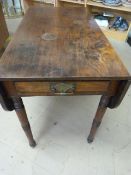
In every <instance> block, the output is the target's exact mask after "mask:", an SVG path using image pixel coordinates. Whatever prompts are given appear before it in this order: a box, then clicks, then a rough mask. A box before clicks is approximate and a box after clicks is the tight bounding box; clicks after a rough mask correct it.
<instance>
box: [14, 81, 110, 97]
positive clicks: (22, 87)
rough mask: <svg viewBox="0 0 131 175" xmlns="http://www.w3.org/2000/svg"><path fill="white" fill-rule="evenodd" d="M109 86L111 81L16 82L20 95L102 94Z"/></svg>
mask: <svg viewBox="0 0 131 175" xmlns="http://www.w3.org/2000/svg"><path fill="white" fill-rule="evenodd" d="M108 87H109V81H81V82H80V81H78V82H15V88H16V91H17V93H18V94H19V95H77V94H102V93H104V92H106V91H107V89H108Z"/></svg>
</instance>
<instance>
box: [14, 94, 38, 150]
mask: <svg viewBox="0 0 131 175" xmlns="http://www.w3.org/2000/svg"><path fill="white" fill-rule="evenodd" d="M12 100H13V102H14V109H15V111H16V114H17V116H18V118H19V121H20V123H21V126H22V128H23V130H24V132H25V134H26V136H27V138H28V140H29V145H30V146H32V147H35V146H36V142H35V140H34V139H33V135H32V132H31V128H30V124H29V121H28V118H27V114H26V111H25V108H24V105H23V102H22V99H21V98H16V97H13V98H12Z"/></svg>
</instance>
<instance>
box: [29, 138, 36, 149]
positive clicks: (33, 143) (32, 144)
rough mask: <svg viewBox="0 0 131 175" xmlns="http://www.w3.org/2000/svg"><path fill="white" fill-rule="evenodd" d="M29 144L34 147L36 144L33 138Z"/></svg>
mask: <svg viewBox="0 0 131 175" xmlns="http://www.w3.org/2000/svg"><path fill="white" fill-rule="evenodd" d="M30 146H31V147H32V148H34V147H35V146H36V142H35V140H34V141H33V142H32V143H30Z"/></svg>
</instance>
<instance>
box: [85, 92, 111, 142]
mask: <svg viewBox="0 0 131 175" xmlns="http://www.w3.org/2000/svg"><path fill="white" fill-rule="evenodd" d="M109 100H110V96H106V95H103V96H102V97H101V100H100V103H99V106H98V109H97V112H96V115H95V118H94V120H93V123H92V127H91V130H90V134H89V136H88V139H87V140H88V143H91V142H93V140H94V137H95V134H96V131H97V129H98V127H99V126H100V124H101V121H102V118H103V116H104V114H105V112H106V109H107V106H108V103H109Z"/></svg>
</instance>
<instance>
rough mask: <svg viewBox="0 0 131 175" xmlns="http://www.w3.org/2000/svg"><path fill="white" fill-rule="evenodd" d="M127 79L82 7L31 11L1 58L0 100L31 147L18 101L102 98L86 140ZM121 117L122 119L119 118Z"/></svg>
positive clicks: (113, 104)
mask: <svg viewBox="0 0 131 175" xmlns="http://www.w3.org/2000/svg"><path fill="white" fill-rule="evenodd" d="M130 80H131V76H130V75H129V73H128V71H127V70H126V68H125V66H124V65H123V63H122V61H121V60H120V59H119V57H118V56H117V54H116V52H115V50H114V49H113V48H112V46H111V45H110V43H109V42H108V40H107V39H106V37H105V36H104V34H103V33H102V32H101V30H100V28H99V27H98V25H97V24H96V23H95V21H94V19H93V17H91V16H90V14H89V13H88V11H87V9H86V8H81V7H80V8H79V7H78V8H53V7H45V8H44V7H31V8H30V9H29V10H28V12H27V13H26V15H25V16H24V19H23V21H22V22H21V24H20V26H19V28H18V30H17V32H16V33H15V35H14V37H13V39H12V41H11V42H10V44H9V45H8V47H7V49H6V51H5V52H4V54H3V56H2V58H1V59H0V102H1V105H2V107H3V108H4V109H5V110H7V111H12V110H15V111H16V114H17V116H18V118H19V120H20V123H21V125H22V128H23V130H24V131H25V134H26V136H27V138H28V140H29V144H30V146H32V147H34V146H35V145H36V143H35V140H34V138H33V135H32V132H31V128H30V124H29V121H28V118H27V115H26V111H25V108H24V105H23V102H22V99H21V97H27V96H45V95H46V96H65V95H66V96H71V95H102V97H101V100H100V103H99V106H98V109H97V112H96V115H95V118H94V120H93V124H92V127H91V131H90V134H89V136H88V142H89V143H90V142H92V141H93V139H94V136H95V133H96V130H97V128H98V127H99V125H100V123H101V121H102V118H103V116H104V113H105V112H106V109H107V108H115V107H117V106H118V105H119V104H120V103H121V102H122V100H123V97H124V95H125V94H126V92H127V90H128V88H129V85H130ZM123 117H124V116H123Z"/></svg>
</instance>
